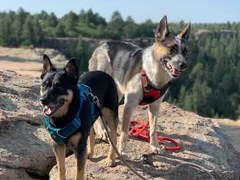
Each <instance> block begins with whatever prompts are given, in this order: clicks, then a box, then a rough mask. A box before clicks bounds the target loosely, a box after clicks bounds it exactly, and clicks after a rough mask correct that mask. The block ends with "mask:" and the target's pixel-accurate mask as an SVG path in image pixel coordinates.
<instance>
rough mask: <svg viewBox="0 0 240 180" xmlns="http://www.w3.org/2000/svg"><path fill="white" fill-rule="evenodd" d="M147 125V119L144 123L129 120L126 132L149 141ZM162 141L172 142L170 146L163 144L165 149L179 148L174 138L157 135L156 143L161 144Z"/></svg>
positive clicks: (174, 149) (177, 149)
mask: <svg viewBox="0 0 240 180" xmlns="http://www.w3.org/2000/svg"><path fill="white" fill-rule="evenodd" d="M148 127H149V121H147V123H144V122H142V121H130V128H129V133H128V134H129V135H131V136H134V137H136V138H139V139H141V140H144V141H147V142H150V136H149V133H148V132H147V129H148ZM163 141H167V142H168V143H171V144H172V146H167V145H164V148H165V150H169V151H179V150H180V149H181V147H180V145H179V143H177V142H176V141H175V140H173V139H171V138H167V137H163V136H158V137H157V142H158V144H161V143H162V142H163Z"/></svg>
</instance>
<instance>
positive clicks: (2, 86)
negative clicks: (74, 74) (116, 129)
mask: <svg viewBox="0 0 240 180" xmlns="http://www.w3.org/2000/svg"><path fill="white" fill-rule="evenodd" d="M39 84H40V83H39V79H38V78H33V77H30V76H23V75H19V74H17V73H15V72H13V71H1V70H0V179H4V180H5V179H9V180H15V179H16V180H17V179H19V180H32V179H37V178H43V179H44V178H45V179H48V174H49V172H50V175H49V178H50V179H55V177H56V169H57V168H56V166H54V165H55V164H56V163H55V157H54V154H53V152H52V149H51V139H50V137H49V135H48V132H46V130H45V129H44V128H43V127H42V122H41V112H40V108H39V105H38V98H39V97H38V94H39ZM120 110H121V108H120ZM120 114H121V113H120ZM133 119H134V120H143V121H145V120H146V119H147V110H146V109H145V110H144V109H137V111H135V113H134V117H133ZM158 131H159V133H158V134H159V135H162V136H167V137H170V138H173V139H175V140H176V141H178V142H179V143H180V144H181V147H182V149H181V150H180V151H179V152H169V151H167V152H165V154H163V155H161V156H160V155H152V154H150V150H149V146H148V144H147V143H146V142H143V141H140V140H138V139H135V138H131V137H130V138H129V140H128V155H129V163H130V164H131V165H133V166H136V169H137V171H138V172H140V173H141V174H142V175H144V176H145V177H146V178H147V179H149V180H151V179H154V180H155V179H156V180H159V179H171V180H175V179H178V180H179V179H208V176H207V175H206V174H205V173H204V172H201V171H199V170H198V169H195V168H191V167H185V166H184V167H181V168H179V169H178V170H177V171H176V172H174V173H172V174H171V175H168V176H165V177H161V178H160V177H157V178H156V177H152V176H151V174H148V173H146V172H144V171H143V170H142V168H141V163H142V157H143V155H144V154H145V155H146V154H147V155H148V156H147V157H148V158H147V159H148V161H146V162H145V163H146V164H144V166H146V167H147V168H149V169H151V170H157V171H168V170H169V169H171V168H172V167H173V166H176V165H177V164H179V163H183V162H192V163H196V164H199V165H201V166H203V167H205V168H207V169H211V170H213V174H214V176H215V178H216V179H219V180H221V179H222V180H225V179H231V180H235V179H239V177H240V158H239V157H240V154H239V153H238V152H237V151H236V150H235V149H234V147H233V145H232V144H231V142H230V141H229V138H228V137H227V136H226V135H225V134H224V131H223V130H222V128H221V127H220V126H219V124H218V123H217V122H216V121H213V120H212V119H210V118H204V117H201V116H198V115H196V114H194V113H191V112H187V111H184V110H181V109H179V108H177V107H175V106H173V105H170V104H168V103H163V104H162V106H161V113H160V116H159V122H158ZM108 146H109V144H106V143H97V144H96V145H95V155H94V159H93V160H92V161H90V160H87V166H86V178H87V179H96V180H120V179H129V180H135V179H137V177H136V176H134V175H133V174H132V172H130V171H129V170H128V168H127V167H126V166H124V165H123V163H121V162H120V161H117V166H116V167H112V168H110V167H105V166H104V164H103V159H104V158H105V157H106V155H107V151H108ZM53 166H54V167H53ZM74 166H75V161H74V156H73V155H71V156H69V157H67V158H66V167H67V179H69V180H70V179H73V178H74V170H75V167H74ZM52 167H53V168H52ZM50 170H51V171H50Z"/></svg>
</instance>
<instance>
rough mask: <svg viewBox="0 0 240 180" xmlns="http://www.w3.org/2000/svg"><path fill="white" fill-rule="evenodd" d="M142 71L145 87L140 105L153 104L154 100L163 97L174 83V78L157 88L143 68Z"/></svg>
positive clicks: (142, 80) (143, 87)
mask: <svg viewBox="0 0 240 180" xmlns="http://www.w3.org/2000/svg"><path fill="white" fill-rule="evenodd" d="M140 73H141V82H142V89H143V98H142V100H141V101H140V103H139V105H140V106H144V105H147V104H151V103H153V102H154V101H156V100H158V99H159V98H161V97H162V96H163V95H164V94H165V93H166V92H167V90H168V88H169V87H170V86H171V85H172V83H173V80H170V81H168V82H167V83H166V84H164V85H163V86H162V87H160V88H156V87H154V86H153V85H152V83H151V81H150V80H149V79H148V77H147V74H146V72H145V71H144V69H141V71H140Z"/></svg>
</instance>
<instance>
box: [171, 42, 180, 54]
mask: <svg viewBox="0 0 240 180" xmlns="http://www.w3.org/2000/svg"><path fill="white" fill-rule="evenodd" d="M170 52H171V53H177V52H178V46H177V45H176V44H175V45H174V46H172V47H170Z"/></svg>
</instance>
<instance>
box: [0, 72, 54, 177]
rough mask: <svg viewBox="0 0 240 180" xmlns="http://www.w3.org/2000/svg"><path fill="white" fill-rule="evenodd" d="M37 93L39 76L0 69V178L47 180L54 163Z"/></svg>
mask: <svg viewBox="0 0 240 180" xmlns="http://www.w3.org/2000/svg"><path fill="white" fill-rule="evenodd" d="M38 94H39V80H38V79H36V78H30V77H28V76H22V75H19V74H16V73H15V72H12V71H0V179H4V180H5V179H9V180H15V179H16V180H17V179H19V180H28V179H34V177H45V178H46V179H47V178H48V173H49V171H50V169H51V168H52V166H53V165H54V164H55V157H54V154H53V152H52V149H51V139H50V137H49V135H48V132H47V131H46V130H45V129H44V128H43V127H41V124H42V123H41V118H40V116H41V113H40V109H39V105H38Z"/></svg>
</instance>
